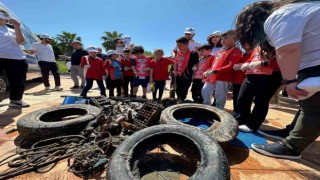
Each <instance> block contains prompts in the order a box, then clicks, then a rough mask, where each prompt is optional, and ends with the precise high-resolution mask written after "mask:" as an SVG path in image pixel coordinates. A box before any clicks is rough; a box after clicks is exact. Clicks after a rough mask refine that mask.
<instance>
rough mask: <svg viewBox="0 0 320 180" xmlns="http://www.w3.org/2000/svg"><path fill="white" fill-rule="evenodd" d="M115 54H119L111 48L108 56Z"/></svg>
mask: <svg viewBox="0 0 320 180" xmlns="http://www.w3.org/2000/svg"><path fill="white" fill-rule="evenodd" d="M114 54H118V53H117V52H116V51H115V50H109V51H108V52H107V56H111V55H114Z"/></svg>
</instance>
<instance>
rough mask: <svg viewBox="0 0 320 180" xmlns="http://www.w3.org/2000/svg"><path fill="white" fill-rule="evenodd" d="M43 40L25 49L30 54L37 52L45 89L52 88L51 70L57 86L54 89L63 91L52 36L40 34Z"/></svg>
mask: <svg viewBox="0 0 320 180" xmlns="http://www.w3.org/2000/svg"><path fill="white" fill-rule="evenodd" d="M40 40H41V42H34V43H33V44H32V50H25V52H26V53H28V54H35V55H36V56H37V58H38V60H39V61H38V64H39V66H40V69H41V75H42V80H43V84H44V86H45V90H49V89H50V83H49V72H50V71H51V73H52V75H53V77H54V83H55V87H54V89H53V90H55V91H61V90H62V88H61V87H60V86H61V82H60V74H59V72H58V65H57V62H56V59H55V57H54V52H53V49H52V46H51V45H50V42H51V40H52V38H51V37H50V36H48V35H47V34H42V35H40Z"/></svg>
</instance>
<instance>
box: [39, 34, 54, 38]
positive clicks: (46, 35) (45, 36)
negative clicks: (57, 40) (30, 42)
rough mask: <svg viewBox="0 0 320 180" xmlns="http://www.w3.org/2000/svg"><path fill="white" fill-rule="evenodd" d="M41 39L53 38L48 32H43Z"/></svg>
mask: <svg viewBox="0 0 320 180" xmlns="http://www.w3.org/2000/svg"><path fill="white" fill-rule="evenodd" d="M40 39H52V37H50V36H49V35H48V34H41V35H40Z"/></svg>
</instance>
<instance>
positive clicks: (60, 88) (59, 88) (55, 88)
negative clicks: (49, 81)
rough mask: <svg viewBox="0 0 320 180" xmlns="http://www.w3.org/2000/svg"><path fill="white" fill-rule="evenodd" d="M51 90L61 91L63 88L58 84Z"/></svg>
mask: <svg viewBox="0 0 320 180" xmlns="http://www.w3.org/2000/svg"><path fill="white" fill-rule="evenodd" d="M53 90H54V91H62V90H63V88H62V87H60V86H56V87H54V88H53Z"/></svg>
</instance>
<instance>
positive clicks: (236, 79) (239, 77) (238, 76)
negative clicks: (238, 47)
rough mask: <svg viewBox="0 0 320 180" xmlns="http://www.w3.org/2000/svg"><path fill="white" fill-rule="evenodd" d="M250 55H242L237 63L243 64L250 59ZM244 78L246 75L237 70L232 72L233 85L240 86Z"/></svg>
mask: <svg viewBox="0 0 320 180" xmlns="http://www.w3.org/2000/svg"><path fill="white" fill-rule="evenodd" d="M250 56H251V54H243V55H242V57H241V59H240V61H239V63H245V62H247V61H248V59H249V58H250ZM245 78H246V73H245V72H243V71H241V70H238V71H234V72H233V84H242V82H243V80H244V79H245Z"/></svg>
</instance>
